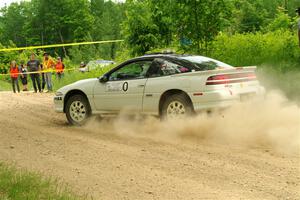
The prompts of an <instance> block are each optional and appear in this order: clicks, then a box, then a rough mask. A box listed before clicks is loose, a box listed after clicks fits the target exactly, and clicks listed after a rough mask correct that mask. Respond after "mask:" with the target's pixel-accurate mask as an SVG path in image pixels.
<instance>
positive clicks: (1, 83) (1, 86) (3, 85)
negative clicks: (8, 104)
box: [0, 80, 11, 91]
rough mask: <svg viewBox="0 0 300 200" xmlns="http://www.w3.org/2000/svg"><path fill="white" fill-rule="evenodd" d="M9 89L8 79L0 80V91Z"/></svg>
mask: <svg viewBox="0 0 300 200" xmlns="http://www.w3.org/2000/svg"><path fill="white" fill-rule="evenodd" d="M8 90H11V84H10V82H9V81H6V80H0V91H8Z"/></svg>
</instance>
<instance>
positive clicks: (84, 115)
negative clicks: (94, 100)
mask: <svg viewBox="0 0 300 200" xmlns="http://www.w3.org/2000/svg"><path fill="white" fill-rule="evenodd" d="M90 115H91V107H90V105H89V102H88V100H87V99H86V98H85V97H84V96H82V95H74V96H71V97H70V98H69V99H68V101H67V104H66V116H67V119H68V121H69V123H70V124H72V125H76V126H81V125H83V124H84V123H86V121H87V119H88V118H89V117H90Z"/></svg>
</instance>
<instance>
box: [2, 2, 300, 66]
mask: <svg viewBox="0 0 300 200" xmlns="http://www.w3.org/2000/svg"><path fill="white" fill-rule="evenodd" d="M299 6H300V2H299V0H127V1H126V2H125V3H120V2H115V1H110V0H109V1H108V0H31V1H24V2H21V3H12V4H11V5H9V6H8V7H4V8H2V9H1V11H0V46H1V44H2V45H4V46H11V45H16V46H31V45H45V44H55V43H67V42H76V41H92V40H106V39H123V38H124V39H126V43H125V45H122V46H123V48H124V47H125V48H127V49H129V51H130V52H131V53H132V54H136V55H137V54H143V53H145V52H147V51H150V50H153V49H161V48H166V47H174V46H175V47H176V48H178V49H180V50H182V51H183V52H186V51H188V52H197V53H202V54H208V53H209V50H210V47H211V46H212V42H213V41H214V39H215V38H216V37H217V36H218V35H219V34H220V33H221V32H222V33H226V34H231V35H233V34H244V33H255V32H262V33H264V32H269V31H276V30H278V29H289V30H293V26H294V25H295V16H296V14H295V9H296V8H297V7H299ZM119 46H120V45H119V44H110V45H101V46H100V45H98V46H97V45H92V46H88V47H87V46H83V47H73V48H69V49H61V48H60V49H56V51H59V53H60V54H64V55H65V56H66V55H70V56H71V57H72V59H75V60H77V61H79V60H89V59H93V58H94V57H93V56H94V55H101V57H106V58H114V57H115V55H116V51H117V47H119ZM52 51H55V49H53V50H52Z"/></svg>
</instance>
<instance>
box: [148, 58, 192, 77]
mask: <svg viewBox="0 0 300 200" xmlns="http://www.w3.org/2000/svg"><path fill="white" fill-rule="evenodd" d="M191 71H192V69H191V68H190V67H185V66H182V65H180V64H177V63H175V62H171V61H168V60H165V59H162V58H156V59H154V60H153V63H152V65H151V67H150V69H149V71H148V76H149V77H158V76H168V75H173V74H180V73H185V72H191Z"/></svg>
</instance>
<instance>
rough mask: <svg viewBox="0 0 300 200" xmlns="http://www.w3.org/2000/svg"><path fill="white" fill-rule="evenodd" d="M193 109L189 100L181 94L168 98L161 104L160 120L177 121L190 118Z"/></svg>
mask: <svg viewBox="0 0 300 200" xmlns="http://www.w3.org/2000/svg"><path fill="white" fill-rule="evenodd" d="M192 114H193V107H192V105H191V103H190V101H189V99H188V98H187V97H186V96H185V95H183V94H174V95H171V96H169V97H168V98H167V99H166V101H165V102H164V103H163V106H162V110H161V119H166V120H168V119H178V118H184V117H188V116H191V115H192Z"/></svg>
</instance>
